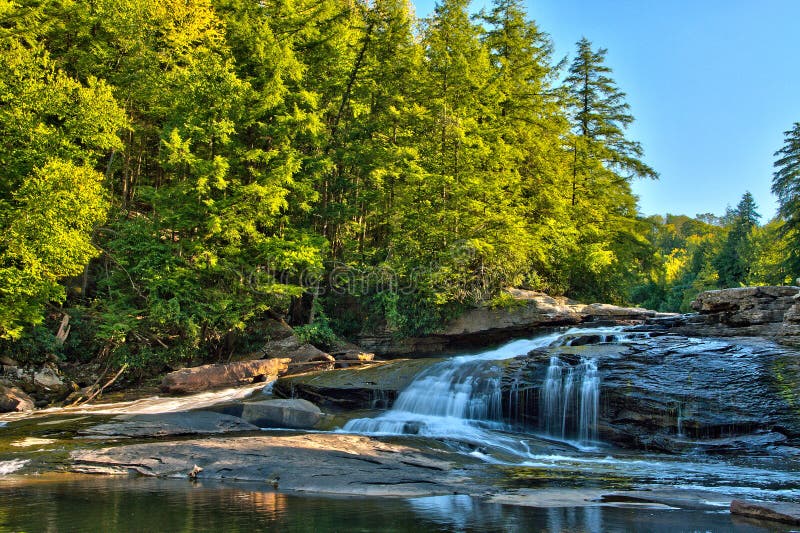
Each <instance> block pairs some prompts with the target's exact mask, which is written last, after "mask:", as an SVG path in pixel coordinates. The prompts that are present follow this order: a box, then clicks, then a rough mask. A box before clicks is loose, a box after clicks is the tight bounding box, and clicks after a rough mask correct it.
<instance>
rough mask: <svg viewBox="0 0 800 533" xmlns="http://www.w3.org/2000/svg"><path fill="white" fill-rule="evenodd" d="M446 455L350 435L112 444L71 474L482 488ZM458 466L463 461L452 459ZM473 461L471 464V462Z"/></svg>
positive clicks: (83, 457) (319, 488) (306, 485)
mask: <svg viewBox="0 0 800 533" xmlns="http://www.w3.org/2000/svg"><path fill="white" fill-rule="evenodd" d="M449 457H451V455H450V454H448V453H446V452H439V451H435V450H425V451H424V452H423V451H420V450H417V449H414V448H412V447H410V446H407V445H400V444H393V443H389V442H382V441H380V440H377V439H370V438H368V437H362V436H357V435H342V434H323V433H316V434H305V435H279V436H268V435H264V436H254V437H249V436H247V437H245V436H242V437H236V438H230V437H228V438H213V437H212V438H204V439H195V440H184V441H177V442H157V443H146V444H132V445H127V446H116V447H111V448H104V449H99V450H79V451H74V452H72V453H71V460H72V466H71V470H73V471H75V472H84V473H103V474H127V473H129V472H131V471H133V472H136V473H139V474H142V475H145V476H160V477H173V478H184V479H185V478H186V473H187V472H189V471H191V470H192V469H193V466H194V465H197V466H199V467H200V468H202V469H203V471H202V472H201V473H199V474H198V475H197V478H198V480H202V479H235V480H242V481H255V482H259V483H264V482H265V481H268V482H269V483H270V484H272V485H273V486H274V485H276V484H279V487H280V489H281V490H289V491H293V490H302V491H308V492H319V493H336V494H353V495H355V494H358V495H370V496H422V495H434V494H453V492H454V491H464V490H471V491H475V492H480V491H482V490H486V487H485V486H481V485H480V484H479V483H478V482H476V481H475V480H473V479H470V478H469V477H468V475H467V474H468V470H467V467H468V465H467V466H465V465H463V464H462V465H460V466H459V468H456V466H455V465H454V464H453V463H451V462H450V461H449V460H448V458H449ZM459 461H460V462H462V463H463V462H465V461H466V462H468V463H469V460H466V459H464V458H463V457H462V458H459ZM476 462H477V461H476Z"/></svg>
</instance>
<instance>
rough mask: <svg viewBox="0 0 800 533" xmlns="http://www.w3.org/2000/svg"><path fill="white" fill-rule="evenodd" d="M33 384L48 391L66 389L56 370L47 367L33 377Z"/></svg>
mask: <svg viewBox="0 0 800 533" xmlns="http://www.w3.org/2000/svg"><path fill="white" fill-rule="evenodd" d="M33 384H34V385H36V386H37V387H41V388H43V389H47V390H58V389H62V388H64V387H66V385H65V384H64V382H63V381H62V380H61V378H60V377H59V376H58V374H56V372H55V370H53V369H52V368H50V367H48V366H45V367H43V368H42V369H41V370H40V371H39V372H36V373H35V374H34V375H33Z"/></svg>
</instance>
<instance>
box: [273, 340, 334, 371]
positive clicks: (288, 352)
mask: <svg viewBox="0 0 800 533" xmlns="http://www.w3.org/2000/svg"><path fill="white" fill-rule="evenodd" d="M259 353H260V354H261V355H262V356H263V357H273V358H281V359H288V360H289V367H290V371H292V372H296V371H309V370H324V369H332V368H333V365H334V363H335V361H336V360H335V359H334V358H333V356H331V355H329V354H327V353H325V352H323V351H322V350H320V349H318V348H316V347H314V346H312V345H311V344H308V343H304V342H301V341H300V339H298V338H297V336H295V335H289V336H288V337H284V338H283V339H279V340H272V341H269V342H267V343H266V344H265V345H264V346H263V347H262V348H261V350H259Z"/></svg>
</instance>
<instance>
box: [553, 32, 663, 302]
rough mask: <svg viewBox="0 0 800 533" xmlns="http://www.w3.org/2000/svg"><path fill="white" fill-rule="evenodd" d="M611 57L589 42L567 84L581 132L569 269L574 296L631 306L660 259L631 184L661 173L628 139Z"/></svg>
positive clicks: (574, 147) (574, 141)
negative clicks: (643, 277) (637, 287)
mask: <svg viewBox="0 0 800 533" xmlns="http://www.w3.org/2000/svg"><path fill="white" fill-rule="evenodd" d="M605 56H606V50H604V49H599V50H597V51H594V50H593V49H592V46H591V43H590V42H589V41H588V40H587V39H585V38H583V39H581V40H580V41H579V42H578V54H577V56H576V57H575V59H574V60H573V62H572V64H571V66H570V69H569V75H568V76H567V78H566V80H565V86H566V89H567V91H568V94H569V100H568V104H569V109H570V112H571V119H572V128H573V132H572V136H571V138H570V142H569V145H570V150H571V152H572V153H571V156H572V158H571V159H572V161H571V191H570V200H569V201H570V205H571V209H570V211H569V213H570V217H571V219H572V222H573V225H574V227H575V228H576V229H577V231H578V235H579V236H578V239H577V249H575V250H574V252H573V253H572V254H571V256H570V258H569V263H568V265H567V267H566V269H567V270H568V271H569V279H570V282H569V285H570V287H571V290H572V291H573V294H575V295H578V296H584V297H590V298H593V299H594V298H597V299H606V300H612V301H624V300H625V299H626V294H625V293H626V290H627V289H626V288H627V287H630V286H631V285H632V284H633V283H634V282H636V281H637V280H638V279H637V278H639V277H640V274H639V273H640V272H643V271H646V270H647V269H648V267H647V263H648V262H649V261H650V260H651V258H652V250H651V249H650V245H649V243H648V241H647V239H646V238H645V233H646V227H647V226H646V224H644V223H642V222H641V221H638V220H636V216H637V213H636V198H635V196H634V195H633V194H632V192H631V188H630V181H631V180H632V179H633V178H634V177H639V178H656V177H657V174H656V172H655V171H654V170H653V169H652V168H650V167H649V166H648V165H646V164H645V163H644V162H643V161H642V160H641V157H642V148H641V145H640V144H639V143H637V142H634V141H631V140H629V139H628V138H627V137H626V135H625V129H626V128H627V127H628V126H629V125H630V124H631V122H633V116H632V115H630V113H629V105H628V104H627V103H626V102H625V94H624V93H623V92H621V91H620V90H619V89H618V88H617V86H616V84H615V82H614V80H613V79H612V78H611V77H610V73H611V69H610V68H609V67H608V66H607V65H605V64H604V62H605Z"/></svg>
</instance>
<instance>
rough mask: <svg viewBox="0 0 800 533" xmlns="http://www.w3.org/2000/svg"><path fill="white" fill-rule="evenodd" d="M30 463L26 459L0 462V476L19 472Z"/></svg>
mask: <svg viewBox="0 0 800 533" xmlns="http://www.w3.org/2000/svg"><path fill="white" fill-rule="evenodd" d="M29 462H30V461H29V460H28V459H12V460H11V461H0V476H7V475H9V474H13V473H14V472H16V471H17V470H20V469H21V468H22V467H24V466H25V465H26V464H28V463H29Z"/></svg>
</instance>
